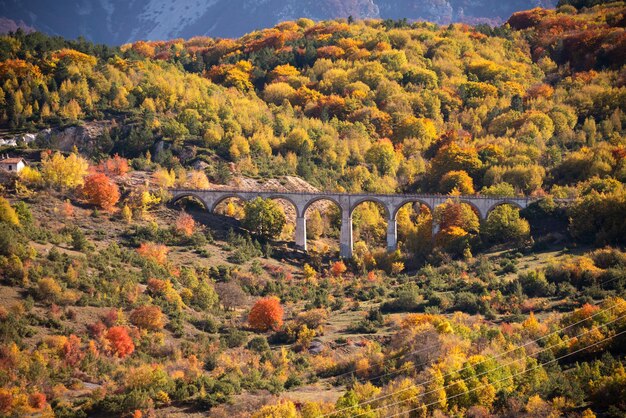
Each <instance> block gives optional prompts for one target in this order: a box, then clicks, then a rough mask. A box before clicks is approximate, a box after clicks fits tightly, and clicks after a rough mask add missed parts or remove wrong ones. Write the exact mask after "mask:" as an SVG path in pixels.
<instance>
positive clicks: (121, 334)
mask: <svg viewBox="0 0 626 418" xmlns="http://www.w3.org/2000/svg"><path fill="white" fill-rule="evenodd" d="M106 339H107V340H108V341H109V344H110V345H111V352H112V353H113V355H115V356H117V357H119V358H124V357H126V356H128V355H129V354H131V353H132V352H133V351H135V344H134V343H133V339H132V338H130V335H128V328H126V327H112V328H109V330H108V331H107V334H106Z"/></svg>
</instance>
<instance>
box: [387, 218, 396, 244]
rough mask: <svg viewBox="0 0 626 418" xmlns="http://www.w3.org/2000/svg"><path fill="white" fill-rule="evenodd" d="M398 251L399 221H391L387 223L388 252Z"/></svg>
mask: <svg viewBox="0 0 626 418" xmlns="http://www.w3.org/2000/svg"><path fill="white" fill-rule="evenodd" d="M397 249H398V221H396V220H395V219H389V220H388V221H387V251H389V252H392V251H395V250H397Z"/></svg>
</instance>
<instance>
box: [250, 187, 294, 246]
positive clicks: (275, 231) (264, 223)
mask: <svg viewBox="0 0 626 418" xmlns="http://www.w3.org/2000/svg"><path fill="white" fill-rule="evenodd" d="M244 212H245V216H244V218H243V221H242V223H243V226H244V228H246V229H247V230H249V231H250V232H252V233H254V234H256V235H258V236H260V237H262V238H274V237H277V236H278V235H280V233H281V231H282V229H283V226H285V222H286V218H285V213H284V212H283V210H282V208H281V207H280V205H279V204H278V203H276V202H275V201H273V200H271V199H262V198H260V197H257V198H256V199H254V200H251V201H249V202H246V204H245V207H244Z"/></svg>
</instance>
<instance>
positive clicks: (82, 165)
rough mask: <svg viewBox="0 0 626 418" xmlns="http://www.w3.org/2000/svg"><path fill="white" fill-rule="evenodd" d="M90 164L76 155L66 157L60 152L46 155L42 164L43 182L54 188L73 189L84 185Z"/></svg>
mask: <svg viewBox="0 0 626 418" xmlns="http://www.w3.org/2000/svg"><path fill="white" fill-rule="evenodd" d="M88 168H89V163H88V162H87V160H85V159H84V158H82V157H80V156H79V155H77V154H76V153H71V154H70V155H68V156H67V157H64V156H63V154H61V153H60V152H55V153H54V154H53V155H52V156H50V155H49V154H45V155H44V157H43V160H42V162H41V175H42V178H43V181H44V182H45V183H46V184H49V185H51V186H54V187H60V188H70V189H73V188H75V187H78V186H82V185H83V184H84V179H85V176H86V175H87V169H88Z"/></svg>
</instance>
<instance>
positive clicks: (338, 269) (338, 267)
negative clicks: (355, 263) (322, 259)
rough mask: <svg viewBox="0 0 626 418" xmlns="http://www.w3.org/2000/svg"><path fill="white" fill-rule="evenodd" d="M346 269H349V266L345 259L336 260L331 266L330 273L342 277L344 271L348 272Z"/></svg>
mask: <svg viewBox="0 0 626 418" xmlns="http://www.w3.org/2000/svg"><path fill="white" fill-rule="evenodd" d="M346 270H348V268H347V267H346V264H345V263H344V262H343V261H336V262H335V263H334V264H333V265H332V267H331V268H330V274H332V275H333V276H334V277H340V276H341V275H342V274H343V273H345V272H346Z"/></svg>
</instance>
